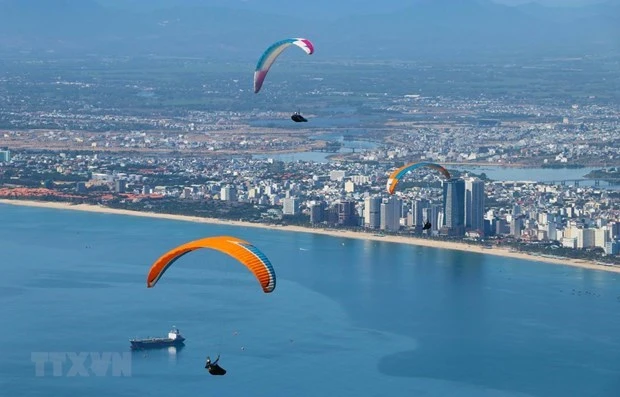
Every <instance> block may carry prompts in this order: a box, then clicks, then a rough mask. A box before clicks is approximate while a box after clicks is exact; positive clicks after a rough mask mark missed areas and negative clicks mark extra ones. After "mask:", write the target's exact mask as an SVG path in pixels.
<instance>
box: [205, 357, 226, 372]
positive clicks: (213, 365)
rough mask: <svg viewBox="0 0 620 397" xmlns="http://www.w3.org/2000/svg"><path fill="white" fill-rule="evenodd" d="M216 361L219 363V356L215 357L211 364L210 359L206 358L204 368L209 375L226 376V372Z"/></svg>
mask: <svg viewBox="0 0 620 397" xmlns="http://www.w3.org/2000/svg"><path fill="white" fill-rule="evenodd" d="M218 361H220V355H219V354H218V355H217V358H216V359H215V361H213V362H211V357H209V356H207V363H206V364H205V368H206V369H207V370H208V371H209V373H210V374H211V375H224V374H226V370H225V369H224V368H222V367H220V366H219V364H218Z"/></svg>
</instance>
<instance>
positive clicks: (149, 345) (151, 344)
mask: <svg viewBox="0 0 620 397" xmlns="http://www.w3.org/2000/svg"><path fill="white" fill-rule="evenodd" d="M184 341H185V340H184V339H180V338H177V339H164V338H162V339H146V340H132V341H130V343H131V349H132V350H146V349H163V348H165V347H170V346H182V345H184V344H185V343H184Z"/></svg>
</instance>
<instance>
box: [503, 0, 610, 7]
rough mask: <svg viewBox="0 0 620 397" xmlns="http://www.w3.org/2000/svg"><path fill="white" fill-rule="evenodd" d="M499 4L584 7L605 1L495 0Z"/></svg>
mask: <svg viewBox="0 0 620 397" xmlns="http://www.w3.org/2000/svg"><path fill="white" fill-rule="evenodd" d="M494 1H496V2H497V3H503V4H524V3H540V4H544V5H550V6H561V5H583V4H595V3H603V2H604V1H605V0H494Z"/></svg>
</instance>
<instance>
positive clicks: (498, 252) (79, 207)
mask: <svg viewBox="0 0 620 397" xmlns="http://www.w3.org/2000/svg"><path fill="white" fill-rule="evenodd" d="M0 204H10V205H21V206H28V207H40V208H50V209H59V210H73V211H87V212H98V213H104V214H117V215H129V216H141V217H146V218H158V219H171V220H176V221H186V222H198V223H209V224H214V225H229V226H241V227H256V228H262V229H272V230H281V231H288V232H298V233H315V234H324V235H327V236H334V237H345V238H354V239H360V240H371V241H384V242H391V243H398V244H410V245H418V246H424V247H433V248H441V249H451V250H458V251H466V252H477V253H481V254H486V255H495V256H502V257H506V258H515V259H523V260H527V261H536V262H544V263H553V264H559V265H567V266H575V267H580V268H584V269H593V270H603V271H609V272H616V273H620V266H611V265H610V266H606V265H600V264H597V263H595V262H593V261H586V260H581V259H571V258H559V257H548V256H539V255H535V254H528V253H523V252H516V251H513V250H512V249H510V248H501V247H492V248H483V247H482V246H479V245H471V244H467V243H466V242H463V243H461V242H447V241H439V240H430V239H423V238H415V237H405V236H376V235H373V234H372V233H363V232H352V231H347V230H334V229H329V230H328V229H318V228H317V229H313V228H307V227H301V226H274V225H265V224H260V223H250V222H239V221H228V220H222V219H215V218H201V217H196V216H185V215H171V214H161V213H154V212H141V211H130V210H122V209H114V208H107V207H103V206H98V205H89V204H75V205H74V204H69V203H61V202H41V201H26V200H7V199H0Z"/></svg>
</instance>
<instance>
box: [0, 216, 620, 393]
mask: <svg viewBox="0 0 620 397" xmlns="http://www.w3.org/2000/svg"><path fill="white" fill-rule="evenodd" d="M214 235H233V236H236V237H239V238H242V239H246V240H248V241H250V242H251V243H253V244H254V245H255V246H257V247H258V248H259V249H260V250H262V251H263V252H264V253H265V254H266V255H267V256H268V257H269V258H270V260H271V262H272V263H273V266H274V268H275V270H276V273H277V287H276V289H275V291H274V292H273V293H271V294H265V293H263V292H262V290H261V288H260V286H259V284H258V282H257V281H256V280H255V279H254V278H253V276H252V275H251V274H250V273H249V272H248V271H247V270H246V269H245V268H244V267H243V266H241V265H240V264H238V263H236V262H235V261H234V260H232V259H231V258H229V257H228V256H226V255H223V254H221V253H218V252H215V251H210V250H202V251H196V252H194V253H191V254H188V255H186V256H184V257H183V258H182V259H180V260H179V261H177V262H176V263H174V265H173V266H172V267H171V268H170V269H169V270H168V271H167V272H166V274H165V275H164V276H163V277H162V279H161V280H160V281H159V283H158V284H157V285H156V286H155V287H154V288H151V289H147V288H146V275H147V272H148V269H149V267H150V265H151V263H152V262H153V261H154V260H155V259H157V258H158V257H159V256H160V255H161V254H163V253H164V252H165V251H166V250H168V249H170V248H173V247H175V246H176V245H178V244H181V243H184V242H187V241H190V240H193V239H198V238H202V237H207V236H214ZM0 249H1V251H0V258H1V260H0V267H1V269H2V277H0V321H1V324H2V337H1V338H0V347H1V350H0V351H1V352H2V358H1V359H0V395H1V396H3V397H4V396H7V397H9V396H19V397H28V396H54V397H62V396H71V397H74V396H89V397H100V396H101V397H104V396H105V397H109V396H152V397H155V396H166V397H170V396H204V395H213V396H218V397H224V396H234V397H240V396H269V397H273V396H296V397H305V396H313V397H315V396H338V397H346V396H437V397H446V396H541V397H542V396H545V397H553V396H561V397H567V396H578V397H594V396H610V397H618V396H620V315H619V313H620V274H616V273H608V272H603V271H595V270H583V269H579V268H574V267H565V266H558V265H549V264H543V263H537V262H529V261H521V260H515V259H508V258H500V257H496V256H490V255H483V254H480V253H466V252H458V251H452V250H440V249H434V248H426V247H416V246H408V245H398V244H392V243H387V242H375V241H365V240H354V239H347V238H338V237H329V236H323V235H315V234H309V233H292V232H282V231H272V230H263V229H256V228H244V227H226V226H215V225H206V224H198V223H189V222H182V221H170V220H159V219H149V218H140V217H131V216H121V215H110V214H95V213H86V212H79V211H69V210H52V209H42V208H28V207H17V206H10V205H3V204H0ZM172 326H176V327H178V328H179V330H180V331H181V333H182V334H183V335H184V336H185V337H186V338H187V343H186V346H185V347H184V348H182V349H170V350H168V349H163V350H159V351H150V352H148V353H145V352H138V353H131V352H130V350H129V339H130V338H133V337H148V336H165V335H167V332H168V330H169V329H170V328H171V327H172ZM218 353H221V360H220V364H221V365H222V367H224V368H225V369H226V370H227V371H228V373H227V375H226V376H223V377H215V376H211V375H209V374H208V373H207V372H206V371H205V369H204V362H205V358H206V356H207V355H210V356H211V357H214V356H216V355H217V354H218ZM106 354H107V356H106ZM42 357H43V358H42ZM46 357H47V358H49V360H48V361H46ZM52 357H53V358H54V360H57V361H56V364H57V365H56V366H57V368H54V365H52ZM59 357H60V358H63V359H64V360H65V361H64V362H61V361H59V360H60V358H59ZM97 357H99V358H101V360H99V358H97ZM102 357H107V361H106V360H104V359H103V358H102ZM110 357H112V358H111V359H110ZM104 364H105V365H104Z"/></svg>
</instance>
